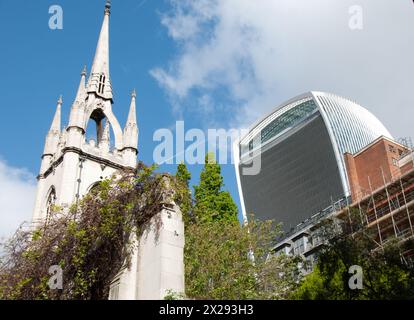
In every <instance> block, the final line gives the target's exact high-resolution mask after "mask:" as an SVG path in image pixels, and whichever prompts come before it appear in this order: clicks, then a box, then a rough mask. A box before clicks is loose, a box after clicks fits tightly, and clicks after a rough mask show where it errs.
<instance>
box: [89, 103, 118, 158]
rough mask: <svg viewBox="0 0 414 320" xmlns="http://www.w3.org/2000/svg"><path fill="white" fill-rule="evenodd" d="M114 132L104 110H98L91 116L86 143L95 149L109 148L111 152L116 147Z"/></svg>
mask: <svg viewBox="0 0 414 320" xmlns="http://www.w3.org/2000/svg"><path fill="white" fill-rule="evenodd" d="M91 120H92V121H91ZM112 130H113V128H112V125H111V123H110V122H109V120H108V118H107V117H106V115H105V113H104V112H103V111H102V109H96V110H95V111H94V112H93V113H92V114H91V116H90V119H89V121H88V124H87V127H86V136H85V138H86V141H87V142H88V143H89V144H91V145H93V146H95V147H98V148H101V147H108V148H109V150H111V149H112V148H113V146H114V141H113V139H112V137H114V133H113V132H112V133H111V131H112ZM109 150H108V151H109Z"/></svg>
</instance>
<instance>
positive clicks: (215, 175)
mask: <svg viewBox="0 0 414 320" xmlns="http://www.w3.org/2000/svg"><path fill="white" fill-rule="evenodd" d="M223 187H224V182H223V177H222V175H221V167H220V165H219V164H217V162H216V160H215V158H214V155H213V154H211V153H210V154H208V155H207V156H206V160H205V166H204V169H203V171H202V172H201V175H200V183H199V185H198V186H195V187H194V190H195V206H194V216H195V218H196V220H197V221H198V222H202V223H204V222H211V221H237V214H238V208H237V206H236V204H235V203H234V201H233V199H232V197H231V195H230V194H229V193H228V192H225V191H222V188H223Z"/></svg>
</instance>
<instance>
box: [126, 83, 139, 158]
mask: <svg viewBox="0 0 414 320" xmlns="http://www.w3.org/2000/svg"><path fill="white" fill-rule="evenodd" d="M136 97H137V93H136V91H135V89H134V90H133V91H132V93H131V104H130V107H129V114H128V119H127V122H126V126H125V129H124V148H125V149H134V150H137V149H138V125H137V111H136V102H135V100H136Z"/></svg>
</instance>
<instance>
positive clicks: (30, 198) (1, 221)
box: [0, 158, 36, 242]
mask: <svg viewBox="0 0 414 320" xmlns="http://www.w3.org/2000/svg"><path fill="white" fill-rule="evenodd" d="M35 190H36V184H35V177H34V176H33V175H32V174H31V173H30V172H28V171H27V170H26V169H21V168H15V167H12V166H10V165H8V164H7V163H6V162H5V161H3V160H2V159H1V158H0V242H2V241H4V240H5V239H7V238H9V237H10V236H12V235H13V234H14V232H15V231H16V230H17V229H18V227H19V226H20V225H21V224H22V223H23V222H28V221H30V220H31V216H32V210H33V205H34V201H35Z"/></svg>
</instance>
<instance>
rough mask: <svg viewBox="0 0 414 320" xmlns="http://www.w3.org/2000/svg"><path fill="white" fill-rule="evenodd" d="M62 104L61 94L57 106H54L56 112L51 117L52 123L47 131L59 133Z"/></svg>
mask: <svg viewBox="0 0 414 320" xmlns="http://www.w3.org/2000/svg"><path fill="white" fill-rule="evenodd" d="M62 104H63V98H62V96H59V99H58V102H57V106H56V113H55V116H54V117H53V121H52V125H51V126H50V130H49V132H53V133H60V130H61V113H62Z"/></svg>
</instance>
